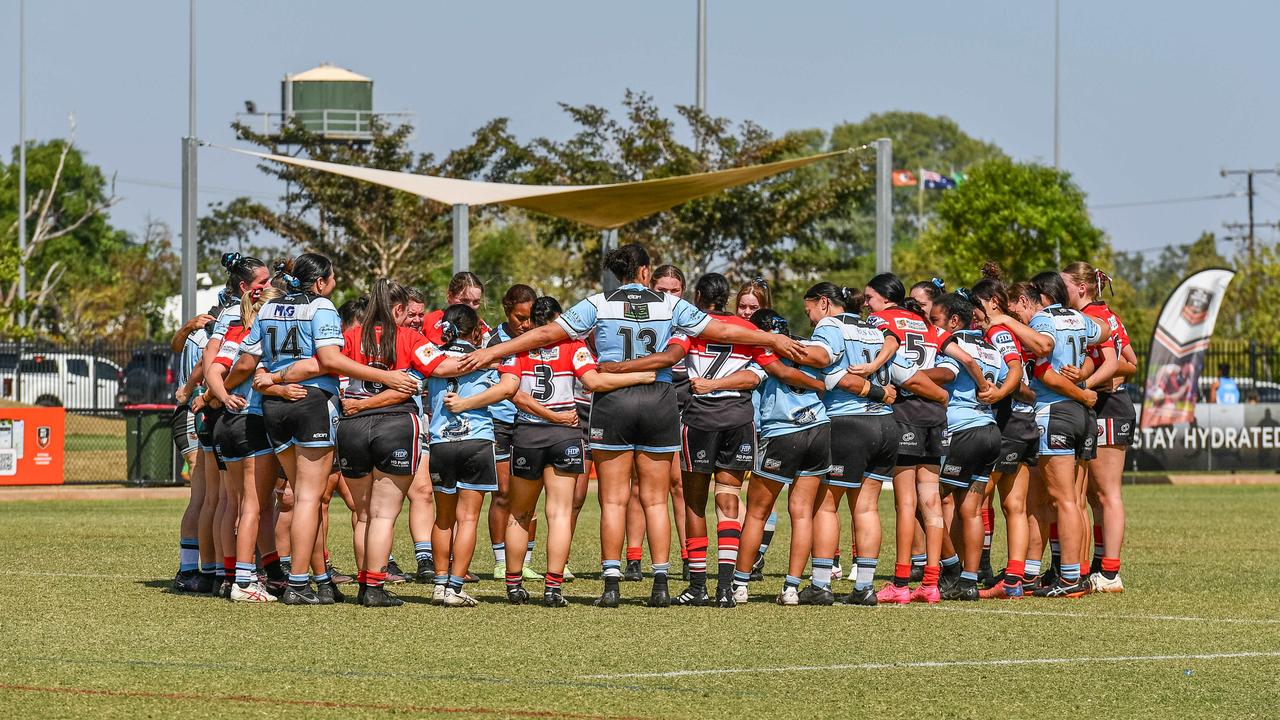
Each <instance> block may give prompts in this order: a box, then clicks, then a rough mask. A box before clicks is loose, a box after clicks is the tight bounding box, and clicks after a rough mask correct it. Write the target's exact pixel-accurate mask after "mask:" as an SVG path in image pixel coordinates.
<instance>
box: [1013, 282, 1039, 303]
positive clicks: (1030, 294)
mask: <svg viewBox="0 0 1280 720" xmlns="http://www.w3.org/2000/svg"><path fill="white" fill-rule="evenodd" d="M1018 298H1026V299H1028V300H1033V301H1035V303H1036V304H1037V305H1039V304H1041V303H1040V291H1039V290H1037V289H1036V286H1035V285H1032V284H1031V283H1029V282H1027V281H1025V280H1024V281H1022V282H1016V283H1014V284H1013V286H1012V287H1010V288H1009V302H1013V301H1014V300H1017V299H1018Z"/></svg>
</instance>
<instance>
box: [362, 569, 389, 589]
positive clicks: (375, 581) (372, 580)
mask: <svg viewBox="0 0 1280 720" xmlns="http://www.w3.org/2000/svg"><path fill="white" fill-rule="evenodd" d="M364 577H365V583H366V584H367V585H368V586H369V587H382V586H383V584H384V583H386V582H387V574H386V573H384V572H374V571H372V570H369V571H367V572H366V573H365V574H364Z"/></svg>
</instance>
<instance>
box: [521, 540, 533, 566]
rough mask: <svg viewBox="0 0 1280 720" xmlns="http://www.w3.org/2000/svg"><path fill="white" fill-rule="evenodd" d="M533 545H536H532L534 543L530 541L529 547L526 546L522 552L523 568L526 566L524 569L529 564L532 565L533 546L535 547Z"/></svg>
mask: <svg viewBox="0 0 1280 720" xmlns="http://www.w3.org/2000/svg"><path fill="white" fill-rule="evenodd" d="M535 544H536V543H534V541H532V540H530V541H529V546H528V547H527V548H525V551H524V564H525V566H526V567H527V566H528V565H529V564H530V563H532V562H533V547H534V545H535Z"/></svg>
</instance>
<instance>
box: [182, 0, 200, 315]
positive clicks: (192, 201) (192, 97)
mask: <svg viewBox="0 0 1280 720" xmlns="http://www.w3.org/2000/svg"><path fill="white" fill-rule="evenodd" d="M187 53H188V54H187V136H186V137H184V138H182V317H180V318H178V322H179V323H184V322H186V321H187V320H189V319H190V318H192V317H193V316H195V314H196V256H197V255H198V253H199V251H198V250H197V248H196V242H197V241H196V207H197V205H198V204H199V200H198V195H197V190H196V148H197V147H198V145H199V141H197V140H196V0H190V2H189V3H188V8H187Z"/></svg>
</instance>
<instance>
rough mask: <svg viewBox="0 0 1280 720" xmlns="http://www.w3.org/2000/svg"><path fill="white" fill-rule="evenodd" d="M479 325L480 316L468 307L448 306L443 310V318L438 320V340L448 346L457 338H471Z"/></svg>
mask: <svg viewBox="0 0 1280 720" xmlns="http://www.w3.org/2000/svg"><path fill="white" fill-rule="evenodd" d="M479 324H480V316H479V315H477V314H476V311H475V310H474V309H472V307H471V306H470V305H463V304H461V303H459V304H457V305H450V306H449V307H447V308H445V309H444V317H442V318H441V319H440V339H441V340H444V344H445V345H448V344H449V343H452V342H454V341H456V340H457V339H458V338H465V337H471V333H473V332H475V331H476V326H478V325H479Z"/></svg>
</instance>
